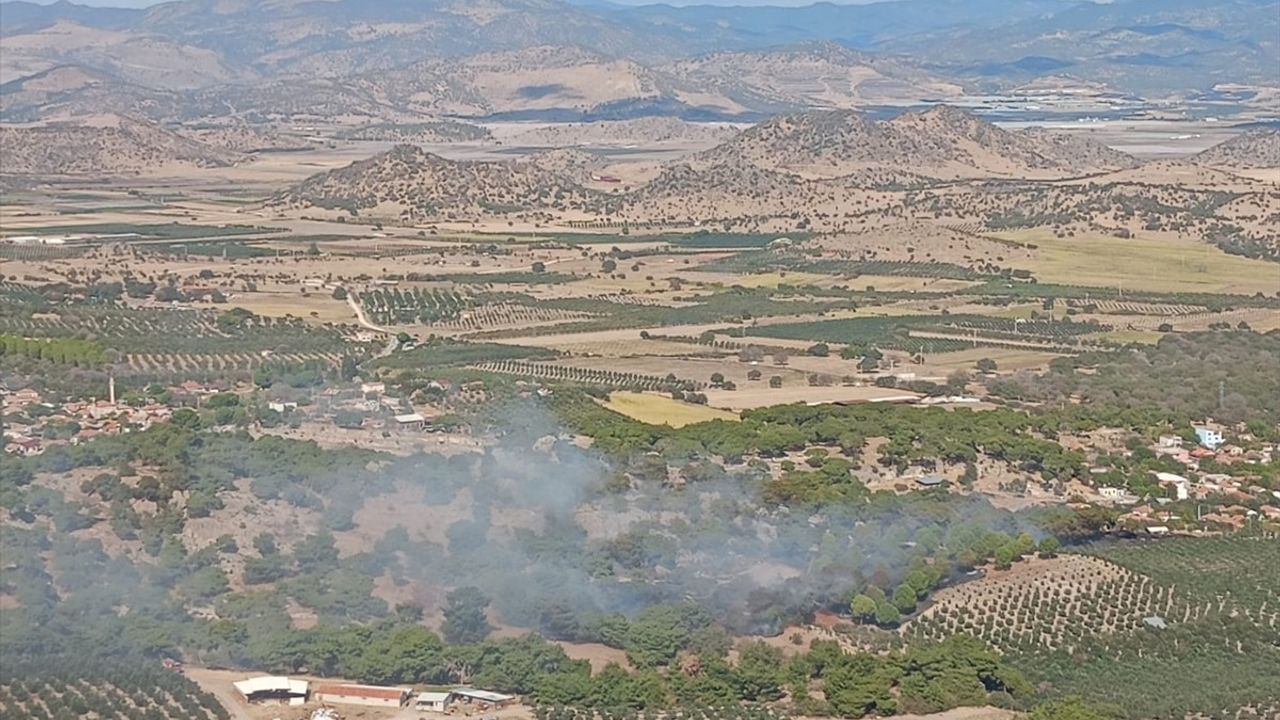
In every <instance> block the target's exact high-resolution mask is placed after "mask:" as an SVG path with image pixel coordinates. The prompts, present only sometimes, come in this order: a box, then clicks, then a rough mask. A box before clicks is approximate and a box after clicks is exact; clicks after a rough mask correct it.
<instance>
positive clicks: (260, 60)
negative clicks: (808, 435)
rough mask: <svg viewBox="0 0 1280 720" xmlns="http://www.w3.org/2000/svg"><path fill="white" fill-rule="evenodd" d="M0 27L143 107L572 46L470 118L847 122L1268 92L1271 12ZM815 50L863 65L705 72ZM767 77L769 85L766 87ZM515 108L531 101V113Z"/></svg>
mask: <svg viewBox="0 0 1280 720" xmlns="http://www.w3.org/2000/svg"><path fill="white" fill-rule="evenodd" d="M0 12H2V13H3V15H4V22H3V33H4V35H5V53H3V55H0V80H12V79H14V78H17V77H21V76H25V75H30V74H33V73H36V72H40V71H43V70H47V69H49V68H51V67H54V66H58V65H65V64H80V65H84V66H86V67H88V68H90V69H93V70H98V71H104V72H110V73H112V74H114V75H116V76H118V77H120V78H121V79H123V80H125V81H128V82H133V83H136V84H141V85H144V86H146V87H150V88H153V89H173V90H189V89H198V88H207V87H214V86H223V85H227V84H235V85H245V84H256V83H261V82H264V81H265V82H272V81H278V80H289V81H293V80H297V79H305V80H307V81H313V80H337V79H342V80H344V81H345V80H348V79H350V78H356V77H363V76H369V75H371V74H376V73H383V72H402V71H403V70H404V69H405V68H409V67H413V66H419V67H427V66H429V65H431V64H432V63H437V64H439V63H445V64H448V63H454V62H456V61H457V60H458V59H460V58H469V57H475V56H490V57H500V56H506V57H509V58H519V57H521V55H520V54H521V53H523V52H526V51H535V50H536V49H538V48H574V49H576V50H577V51H580V52H585V53H589V54H593V55H594V56H595V57H596V58H597V59H596V61H594V62H593V63H591V64H592V65H593V66H594V68H595V69H594V70H593V71H592V72H594V73H595V74H594V76H593V77H591V78H586V77H585V76H583V77H582V79H581V80H580V82H578V83H577V84H576V85H575V84H572V83H570V84H566V87H565V88H564V90H563V91H561V89H560V88H558V87H556V86H557V85H560V84H562V83H560V82H559V80H557V79H554V78H550V77H548V76H547V75H546V73H548V72H551V71H552V70H555V69H556V66H555V65H554V64H548V63H547V59H546V58H541V59H539V58H537V57H535V58H534V59H533V61H532V64H531V65H529V66H520V67H517V70H519V71H522V72H530V73H531V72H533V71H534V70H535V69H537V68H541V70H542V71H543V72H544V75H543V77H542V79H541V80H540V81H537V82H532V81H531V82H527V83H525V84H524V85H519V86H516V85H514V84H513V86H512V87H511V88H509V90H510V92H511V93H515V94H516V95H515V96H513V97H508V98H507V99H506V100H502V101H499V100H501V97H500V96H501V92H500V89H499V88H498V87H497V86H496V85H491V86H489V88H488V91H487V92H482V95H485V97H486V98H487V100H486V104H487V106H488V107H491V108H499V107H503V106H506V107H508V109H506V110H496V111H497V112H525V113H529V112H534V111H538V112H545V111H547V110H551V109H561V110H562V109H574V110H577V111H582V108H584V107H585V108H587V112H588V113H590V112H592V111H593V110H592V108H591V107H590V106H591V103H590V99H591V98H592V97H593V96H596V97H597V98H598V97H599V96H606V95H607V96H610V99H597V102H596V104H597V105H600V106H602V107H607V106H608V105H609V104H610V103H622V104H624V105H627V104H635V103H636V102H638V101H639V100H644V102H645V103H647V104H648V105H649V106H650V107H652V108H655V109H657V108H663V107H665V108H666V112H667V113H668V114H680V115H684V116H689V115H691V114H693V113H694V112H696V111H699V110H702V111H703V112H707V113H711V114H715V113H717V112H718V113H720V114H724V113H725V112H726V111H725V110H724V108H726V107H728V108H732V107H734V106H735V105H737V106H741V107H742V108H749V109H755V110H757V111H758V110H761V109H762V108H766V109H765V111H767V112H775V111H777V110H779V109H791V108H792V105H793V104H794V103H795V102H801V103H806V104H807V105H806V106H808V107H851V106H854V105H856V104H867V103H877V102H880V101H881V99H884V98H889V99H893V100H897V99H900V98H901V97H903V96H911V97H912V98H913V99H921V98H920V97H919V95H920V94H921V92H928V91H930V90H931V89H933V88H934V87H935V86H936V85H937V84H938V83H939V80H938V78H951V80H949V81H948V80H944V81H942V82H943V83H944V84H949V85H951V86H954V84H955V78H961V79H962V80H963V81H964V82H967V83H975V84H978V85H981V86H983V87H986V88H988V89H991V90H1007V89H1009V88H1012V87H1015V86H1017V85H1024V84H1028V83H1035V82H1036V81H1038V80H1041V79H1043V78H1045V77H1047V76H1052V77H1055V78H1061V79H1066V80H1068V81H1071V80H1074V81H1075V82H1078V83H1093V84H1096V83H1101V84H1102V85H1103V86H1105V87H1106V88H1108V89H1109V90H1111V91H1114V92H1121V93H1137V94H1143V95H1168V94H1184V95H1185V94H1190V93H1194V92H1197V91H1206V90H1209V89H1211V88H1212V87H1214V86H1216V85H1220V84H1224V83H1234V84H1244V85H1254V86H1256V85H1268V84H1269V85H1275V84H1276V80H1275V68H1276V67H1277V65H1278V64H1280V3H1277V2H1276V0H1221V1H1220V2H1214V3H1210V4H1206V3H1203V2H1200V1H1199V0H1114V1H1113V2H1107V3H1100V2H1088V1H1085V0H1014V1H1012V2H1009V1H1006V0H999V1H997V0H976V1H975V0H898V1H896V2H878V3H872V4H866V5H835V4H830V3H818V4H814V5H810V6H808V7H799V8H793V7H787V8H781V7H709V6H696V5H694V6H686V7H671V6H668V5H661V4H657V5H646V6H639V7H621V6H614V5H610V4H608V3H604V2H592V3H588V4H576V5H575V4H570V3H566V2H562V1H561V0H480V1H477V0H415V1H414V2H401V1H400V0H324V1H320V0H176V1H175V2H167V3H164V4H161V5H156V6H154V7H151V8H149V9H147V10H144V11H116V10H103V9H97V8H86V7H83V6H79V5H74V4H71V3H67V2H59V3H55V4H53V5H48V6H41V5H33V4H31V3H25V2H6V3H2V4H0ZM997 38H998V41H994V40H995V39H997ZM822 42H826V43H831V44H832V45H833V46H838V47H840V48H857V49H861V50H873V51H875V53H876V54H875V55H854V54H845V55H841V54H840V53H838V52H836V51H834V50H824V51H812V50H810V51H806V53H804V54H797V53H795V52H794V51H788V52H790V53H791V54H790V56H789V57H786V58H782V59H779V58H777V57H773V56H771V55H770V53H763V54H752V55H733V56H722V55H720V53H724V52H732V53H741V52H743V51H760V50H764V49H766V48H779V47H788V46H792V45H805V44H812V43H822ZM771 52H772V51H771ZM537 54H538V52H535V56H536V55H537ZM779 62H781V64H779ZM539 63H541V64H539ZM576 64H577V66H579V67H581V66H583V63H576ZM460 67H461V66H460ZM561 69H566V68H561ZM446 70H447V69H446ZM775 70H776V71H777V74H776V75H773V77H778V78H784V79H785V80H786V82H785V83H784V85H785V87H775V86H774V84H773V83H771V82H769V81H768V78H770V77H771V73H772V72H773V71H775ZM472 71H473V72H474V71H476V69H475V68H472ZM649 71H653V72H658V73H659V74H663V73H665V74H667V75H670V76H672V77H674V78H675V80H677V81H678V83H679V85H680V87H679V89H680V90H681V91H682V92H683V93H685V95H679V94H671V93H663V92H658V93H657V94H656V95H652V96H650V95H645V94H643V93H642V92H638V91H639V90H641V89H642V88H641V87H639V86H637V83H639V84H640V85H641V86H643V85H644V84H645V83H649V82H654V83H658V81H657V80H656V79H654V78H653V77H646V74H647V72H649ZM445 74H446V75H448V74H449V73H448V72H447V71H446V73H445ZM806 78H807V79H808V81H809V86H808V87H807V88H806V87H805V86H804V84H803V83H802V82H801V81H803V80H805V79H806ZM495 79H497V78H496V76H495ZM531 79H532V78H530V80H531ZM455 80H457V81H458V82H463V83H466V82H467V81H466V79H455ZM629 84H630V85H629ZM657 89H658V90H661V83H658V88H657ZM531 92H532V93H535V94H536V93H538V92H542V93H545V94H544V95H543V96H542V97H541V100H542V101H543V102H542V104H541V107H539V106H538V103H536V102H533V101H534V100H538V99H539V98H535V97H531V96H530V95H529V94H528V93H531ZM700 92H704V93H705V94H706V95H707V96H708V97H707V98H705V101H703V99H700V98H699V93H700ZM520 93H523V95H520ZM575 96H577V97H575ZM929 97H932V96H929ZM512 100H520V101H522V102H523V104H524V105H525V107H514V106H515V105H516V104H517V103H514V102H511V101H512ZM552 105H554V107H551V106H552ZM716 108H720V110H716ZM588 117H591V118H592V119H599V116H592V115H589V116H588ZM580 119H581V118H580Z"/></svg>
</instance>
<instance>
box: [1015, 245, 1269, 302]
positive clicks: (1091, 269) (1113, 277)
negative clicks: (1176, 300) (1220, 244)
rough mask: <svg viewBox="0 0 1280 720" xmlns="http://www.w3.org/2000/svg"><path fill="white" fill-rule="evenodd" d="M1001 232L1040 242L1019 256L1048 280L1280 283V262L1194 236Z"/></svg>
mask: <svg viewBox="0 0 1280 720" xmlns="http://www.w3.org/2000/svg"><path fill="white" fill-rule="evenodd" d="M997 237H999V238H1001V239H1004V240H1010V241H1014V242H1019V243H1030V244H1032V245H1035V251H1034V253H1033V254H1032V258H1031V259H1030V260H1028V261H1019V267H1024V268H1025V269H1027V270H1030V271H1031V272H1032V274H1034V275H1035V276H1036V277H1037V278H1039V279H1040V280H1041V281H1042V282H1048V283H1061V284H1065V285H1089V286H1095V287H1104V288H1112V289H1116V290H1118V291H1149V292H1164V293H1175V292H1177V293H1188V292H1199V293H1232V294H1239V295H1252V294H1253V293H1255V292H1261V293H1264V294H1267V295H1273V294H1274V293H1275V292H1276V289H1277V288H1276V268H1275V263H1272V262H1267V261H1265V260H1252V259H1249V258H1245V257H1240V256H1238V255H1228V254H1227V253H1225V252H1223V251H1221V250H1219V249H1218V248H1216V247H1214V246H1212V245H1208V244H1206V243H1201V242H1195V241H1192V240H1180V239H1174V238H1165V237H1161V238H1158V239H1157V238H1150V237H1137V238H1131V239H1128V240H1121V239H1118V238H1114V237H1099V236H1093V237H1088V236H1086V237H1073V238H1058V237H1054V236H1053V235H1052V234H1051V233H1048V232H1044V231H1039V230H1029V231H1019V232H1009V233H999V234H998V235H997Z"/></svg>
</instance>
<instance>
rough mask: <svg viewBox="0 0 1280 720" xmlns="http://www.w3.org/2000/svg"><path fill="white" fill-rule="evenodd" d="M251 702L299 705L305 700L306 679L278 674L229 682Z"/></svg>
mask: <svg viewBox="0 0 1280 720" xmlns="http://www.w3.org/2000/svg"><path fill="white" fill-rule="evenodd" d="M231 684H232V685H234V686H235V688H236V690H237V691H238V692H239V693H240V694H241V695H243V696H244V699H245V700H246V701H248V702H251V703H279V704H286V703H287V704H289V705H301V704H303V703H305V702H306V701H307V686H308V683H307V681H306V680H291V679H289V678H287V677H283V676H280V675H263V676H260V677H255V678H249V679H247V680H238V681H236V682H234V683H231Z"/></svg>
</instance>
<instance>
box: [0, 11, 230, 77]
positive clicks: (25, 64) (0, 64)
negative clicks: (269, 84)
mask: <svg viewBox="0 0 1280 720" xmlns="http://www.w3.org/2000/svg"><path fill="white" fill-rule="evenodd" d="M66 64H77V65H83V66H85V67H88V68H91V69H93V70H96V71H98V72H104V73H109V74H112V75H115V76H117V77H119V78H121V79H122V80H125V81H128V82H132V83H137V84H139V85H144V86H147V87H151V88H156V89H166V90H182V89H189V88H196V87H206V86H210V85H216V84H221V83H228V82H233V81H237V80H241V81H243V80H249V79H252V78H253V77H254V75H255V73H254V72H253V71H252V70H251V69H249V68H247V67H233V66H232V64H231V63H230V62H228V61H227V60H226V59H225V58H224V57H223V56H222V55H221V54H219V53H218V52H216V51H214V50H210V49H208V48H201V47H196V46H193V45H189V44H185V43H183V42H175V41H174V40H172V39H170V38H167V37H164V36H162V35H159V34H155V33H152V32H149V31H148V30H146V29H143V28H139V29H137V30H108V29H105V28H95V27H89V26H86V25H82V24H80V23H78V22H74V21H71V20H60V21H58V22H56V23H54V24H52V25H50V26H48V27H44V28H41V29H39V30H37V31H35V32H31V33H26V34H22V35H13V36H9V37H6V38H5V41H4V54H3V57H0V80H5V81H8V80H11V79H14V78H17V77H20V76H23V75H29V74H32V73H37V72H41V71H44V70H48V69H50V68H53V67H57V66H59V65H66Z"/></svg>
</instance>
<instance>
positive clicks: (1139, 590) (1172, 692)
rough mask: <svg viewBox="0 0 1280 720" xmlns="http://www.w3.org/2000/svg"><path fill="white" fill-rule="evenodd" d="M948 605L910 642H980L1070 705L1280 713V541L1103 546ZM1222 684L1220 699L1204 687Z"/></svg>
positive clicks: (935, 606) (979, 588)
mask: <svg viewBox="0 0 1280 720" xmlns="http://www.w3.org/2000/svg"><path fill="white" fill-rule="evenodd" d="M1084 552H1085V554H1080V555H1075V554H1073V555H1063V556H1059V557H1056V558H1052V559H1035V560H1030V561H1027V562H1025V563H1023V564H1019V565H1015V566H1014V567H1013V568H1011V569H1009V570H995V571H988V573H987V575H986V577H983V578H981V579H979V580H975V581H972V582H968V583H964V584H961V585H958V586H956V587H952V588H948V589H946V590H943V591H942V592H940V593H938V596H937V598H936V600H935V602H933V603H932V604H931V605H930V606H929V607H928V608H927V609H926V610H924V611H923V612H922V613H921V614H920V617H919V618H918V619H916V620H914V621H912V622H911V623H909V624H908V625H907V629H906V631H905V632H906V635H907V637H908V638H936V637H942V636H946V635H950V634H953V633H957V632H963V633H968V634H973V635H975V636H977V637H980V638H982V639H983V640H985V641H987V642H990V643H991V644H992V645H993V646H995V647H996V648H998V649H1000V650H1001V652H1002V653H1004V654H1005V655H1006V656H1007V657H1009V658H1011V659H1012V661H1013V662H1014V663H1015V664H1019V665H1021V666H1022V667H1024V669H1025V670H1026V672H1027V673H1028V674H1029V675H1030V676H1031V677H1032V678H1033V679H1037V680H1041V681H1043V682H1047V683H1050V684H1052V686H1053V687H1054V688H1055V692H1059V693H1062V694H1064V695H1070V694H1073V693H1074V694H1079V693H1082V692H1086V691H1087V692H1089V693H1090V694H1091V696H1092V697H1097V698H1100V699H1105V701H1107V702H1111V703H1114V704H1115V705H1116V706H1117V707H1120V708H1124V709H1125V710H1130V709H1132V710H1134V711H1139V712H1156V713H1170V712H1173V711H1174V709H1175V708H1177V709H1180V710H1183V711H1185V710H1187V709H1189V708H1193V709H1194V710H1195V711H1197V712H1199V713H1202V714H1204V715H1207V716H1218V715H1219V714H1220V713H1222V712H1224V711H1226V712H1228V713H1233V712H1234V709H1235V708H1241V707H1252V708H1255V710H1256V712H1257V715H1248V717H1268V716H1269V715H1268V712H1274V711H1275V710H1276V709H1277V708H1280V687H1277V686H1276V685H1275V684H1274V683H1269V682H1263V681H1261V680H1260V679H1261V678H1267V677H1271V678H1274V677H1277V674H1276V673H1277V671H1280V656H1278V655H1277V652H1276V647H1275V645H1274V643H1271V642H1268V641H1267V640H1266V638H1274V637H1276V633H1277V631H1280V585H1278V584H1277V576H1276V573H1274V572H1272V569H1273V568H1274V567H1275V563H1277V562H1280V540H1277V539H1276V538H1275V537H1265V536H1253V535H1243V536H1235V537H1230V538H1173V539H1169V540H1160V541H1150V540H1149V541H1145V542H1144V541H1129V542H1124V541H1120V542H1111V543H1102V544H1098V545H1096V546H1091V547H1089V548H1086V549H1085V551H1084ZM1205 673H1208V674H1209V676H1211V677H1214V678H1216V681H1215V682H1214V683H1212V685H1213V687H1212V688H1207V687H1205V686H1204V684H1203V683H1202V682H1201V679H1202V678H1203V677H1205Z"/></svg>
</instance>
